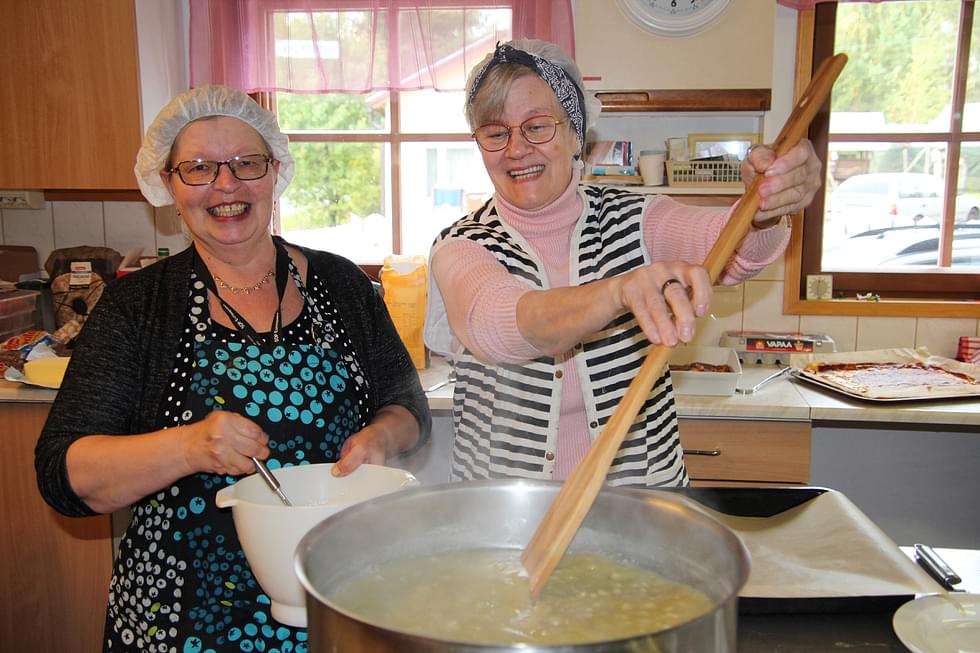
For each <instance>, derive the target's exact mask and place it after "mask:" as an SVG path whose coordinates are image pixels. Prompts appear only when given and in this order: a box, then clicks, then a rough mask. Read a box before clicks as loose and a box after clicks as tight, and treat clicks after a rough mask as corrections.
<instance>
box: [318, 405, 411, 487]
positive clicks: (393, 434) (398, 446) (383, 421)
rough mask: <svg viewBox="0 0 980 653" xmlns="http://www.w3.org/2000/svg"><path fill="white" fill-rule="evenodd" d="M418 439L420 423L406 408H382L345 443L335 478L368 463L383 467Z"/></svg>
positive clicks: (335, 465) (341, 449)
mask: <svg viewBox="0 0 980 653" xmlns="http://www.w3.org/2000/svg"><path fill="white" fill-rule="evenodd" d="M418 438H419V424H418V421H416V419H415V416H414V415H413V414H412V413H411V412H410V411H409V410H408V409H407V408H405V407H404V406H399V405H396V404H389V405H387V406H382V407H381V408H379V409H378V412H377V413H375V414H374V419H372V420H371V423H370V424H368V425H367V426H365V427H364V428H362V429H361V430H360V431H358V432H357V433H355V434H354V435H352V436H350V437H349V438H347V439H346V440H345V441H344V444H343V445H342V446H341V447H340V460H338V461H337V462H336V463H335V464H334V466H333V475H334V476H347V475H348V474H350V473H351V472H353V471H354V470H355V469H357V468H358V467H360V466H361V465H363V464H365V463H368V464H371V465H383V464H384V462H385V461H386V460H387V459H388V457H389V456H396V455H398V454H399V453H401V452H403V451H406V450H408V449H410V448H412V447H413V446H415V443H416V442H418Z"/></svg>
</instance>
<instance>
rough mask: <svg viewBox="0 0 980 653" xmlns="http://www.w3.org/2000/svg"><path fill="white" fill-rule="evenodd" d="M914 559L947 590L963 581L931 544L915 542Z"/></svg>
mask: <svg viewBox="0 0 980 653" xmlns="http://www.w3.org/2000/svg"><path fill="white" fill-rule="evenodd" d="M913 548H914V549H915V561H916V562H918V563H919V565H920V566H921V567H922V568H923V569H925V570H926V572H927V573H928V574H929V575H930V576H932V578H933V580H935V581H936V582H937V583H939V584H940V585H942V586H943V587H945V588H946V589H948V590H951V589H955V588H954V587H953V586H954V585H958V584H959V583H962V582H963V579H962V578H960V576H959V574H957V573H956V572H955V571H953V568H952V567H950V566H949V565H948V564H946V561H945V560H943V559H942V558H941V557H940V556H939V554H938V553H936V552H935V551H934V550H933V549H932V547H931V546H928V545H926V544H915V545H914V546H913Z"/></svg>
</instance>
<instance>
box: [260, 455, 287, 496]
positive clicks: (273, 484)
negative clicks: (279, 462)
mask: <svg viewBox="0 0 980 653" xmlns="http://www.w3.org/2000/svg"><path fill="white" fill-rule="evenodd" d="M252 462H253V463H255V469H257V470H259V476H261V477H262V479H263V480H264V481H265V484H266V485H268V486H269V489H270V490H272V491H273V492H275V493H276V496H277V497H279V500H280V501H282V503H283V505H286V506H291V505H293V504H291V503H289V499H287V498H286V495H285V494H284V493H283V491H282V487H281V486H280V485H279V481H278V480H276V477H275V476H273V475H272V472H271V471H270V470H269V468H268V467H266V465H265V462H264V461H261V460H259V459H258V458H256V457H254V456H252Z"/></svg>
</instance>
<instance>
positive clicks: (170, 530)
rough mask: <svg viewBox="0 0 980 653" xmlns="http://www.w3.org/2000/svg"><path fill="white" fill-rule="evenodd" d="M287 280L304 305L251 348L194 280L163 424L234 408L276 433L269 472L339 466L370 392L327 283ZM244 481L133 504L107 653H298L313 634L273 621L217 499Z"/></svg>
mask: <svg viewBox="0 0 980 653" xmlns="http://www.w3.org/2000/svg"><path fill="white" fill-rule="evenodd" d="M289 276H290V277H291V278H292V281H293V282H294V283H295V284H296V286H297V287H298V288H299V290H300V294H301V295H302V296H303V299H304V308H303V311H302V313H301V314H300V316H299V317H298V318H297V319H296V320H295V321H293V323H292V324H289V325H286V326H285V327H284V328H283V330H282V337H281V339H280V341H279V342H278V343H275V344H273V343H269V342H253V341H251V340H250V339H249V338H247V337H245V336H243V335H242V332H240V331H236V330H231V329H228V328H226V327H223V326H222V325H220V324H217V323H216V322H213V321H212V320H211V317H210V313H209V311H208V296H207V289H206V287H205V284H204V283H203V282H202V280H201V279H200V278H199V276H198V275H197V274H194V275H193V276H192V281H191V291H190V306H191V312H190V316H189V319H188V322H187V328H186V329H185V332H184V336H183V338H182V341H181V346H180V353H179V355H178V358H177V362H176V365H175V368H174V371H173V374H172V376H171V386H170V392H169V397H168V400H167V404H166V406H165V407H164V409H163V420H164V423H165V424H167V425H168V426H179V425H183V424H190V423H193V422H197V421H199V420H201V419H203V418H204V417H206V416H207V415H208V413H210V412H211V411H212V410H231V411H234V412H236V413H240V414H242V415H244V416H246V417H248V418H249V419H251V420H253V421H255V422H256V423H257V424H259V426H261V427H262V428H263V429H264V430H265V432H266V433H267V434H268V435H269V449H270V450H271V454H270V457H269V459H268V461H267V463H268V466H269V468H270V469H273V470H275V469H278V468H280V467H289V466H292V465H305V464H310V463H319V462H332V461H335V460H337V459H338V458H339V454H340V447H341V445H342V444H343V442H344V441H345V440H346V439H347V438H348V437H350V436H351V435H352V434H354V433H356V432H357V431H359V430H360V429H361V428H362V427H363V426H364V425H365V424H366V423H367V422H368V421H369V419H370V415H367V414H366V413H367V408H366V406H367V405H368V404H367V384H366V381H365V379H364V376H363V373H362V370H361V368H360V366H359V365H358V363H357V361H356V359H355V357H354V355H353V347H352V345H351V342H350V340H349V338H348V337H347V335H346V334H345V332H344V329H343V324H342V322H341V319H340V316H339V315H338V314H337V312H336V309H335V308H334V306H333V305H332V304H331V302H330V298H329V296H328V294H327V292H326V289H325V288H324V287H323V284H322V283H320V282H319V280H317V279H316V278H315V275H314V274H313V271H312V268H310V272H309V275H308V279H307V281H308V283H309V287H310V291H309V292H308V291H307V289H306V287H305V286H304V284H303V282H302V280H301V278H300V276H299V273H298V271H297V270H296V267H295V265H294V264H293V263H292V261H289ZM236 480H237V479H236V478H235V477H231V476H223V475H219V474H203V473H202V474H194V475H192V476H188V477H185V478H183V479H181V480H180V481H178V482H177V483H174V484H173V485H171V486H170V487H168V488H166V489H165V490H163V491H161V492H158V493H157V494H155V495H153V496H150V497H147V498H145V499H143V500H142V501H140V502H139V503H138V504H137V505H135V506H134V508H133V520H132V523H131V524H130V526H129V529H128V531H127V533H126V535H125V536H124V538H123V540H122V542H121V544H120V551H119V556H118V558H117V560H116V562H115V569H114V574H113V578H112V582H111V585H110V597H109V614H108V618H107V621H106V650H111V651H140V652H143V651H151V652H152V651H172V652H176V653H211V652H213V653H219V652H223V651H244V652H246V653H248V652H251V651H259V652H264V653H291V652H297V653H302V652H305V651H306V650H307V635H306V631H305V630H302V629H297V628H293V627H289V626H286V625H283V624H280V623H278V622H276V621H275V620H274V619H272V616H271V613H270V609H269V608H270V601H269V597H268V596H266V595H265V594H264V593H263V591H262V588H261V587H260V586H259V585H258V583H257V581H256V579H255V577H254V576H253V574H252V571H251V569H250V568H249V566H248V562H247V561H246V559H245V554H244V553H243V552H242V548H241V545H240V544H239V542H238V537H237V535H236V533H235V526H234V523H233V522H232V517H231V511H230V510H227V509H224V510H222V509H219V508H218V507H217V506H216V505H215V502H214V497H215V494H216V493H217V492H218V490H220V489H221V488H223V487H225V486H227V485H230V484H232V483H234V482H235V481H236Z"/></svg>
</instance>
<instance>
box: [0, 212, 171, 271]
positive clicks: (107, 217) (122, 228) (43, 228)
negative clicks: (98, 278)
mask: <svg viewBox="0 0 980 653" xmlns="http://www.w3.org/2000/svg"><path fill="white" fill-rule="evenodd" d="M189 242H190V241H189V240H188V239H187V237H186V236H185V235H184V233H183V231H182V230H181V225H180V220H179V219H178V218H177V214H176V212H175V211H174V208H173V207H172V206H166V207H162V208H154V207H153V206H151V205H150V204H148V203H146V202H45V204H44V208H41V209H0V244H3V245H29V246H31V247H33V248H34V249H36V250H37V256H38V263H39V265H40V266H41V267H42V268H43V266H44V262H45V261H46V260H47V258H48V255H49V254H51V252H52V251H53V250H55V249H61V248H63V247H76V246H79V245H90V246H97V247H111V248H112V249H114V250H116V251H117V252H119V253H120V254H121V255H123V256H125V255H126V253H127V252H128V251H130V250H131V249H133V248H134V247H142V248H143V253H144V254H145V255H154V254H156V252H157V248H159V247H168V248H169V249H170V251H171V252H179V251H180V250H182V249H184V248H185V247H187V245H188V243H189Z"/></svg>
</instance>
